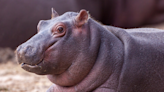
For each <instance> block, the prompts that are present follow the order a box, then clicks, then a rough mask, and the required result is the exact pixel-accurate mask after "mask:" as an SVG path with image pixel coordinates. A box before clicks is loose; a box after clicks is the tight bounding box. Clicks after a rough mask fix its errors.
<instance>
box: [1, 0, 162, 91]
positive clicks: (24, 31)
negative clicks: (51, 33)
mask: <svg viewBox="0 0 164 92" xmlns="http://www.w3.org/2000/svg"><path fill="white" fill-rule="evenodd" d="M52 7H53V8H54V9H55V10H56V11H57V12H58V13H59V14H63V13H64V12H67V11H75V12H79V11H80V10H81V9H86V10H87V11H89V13H90V14H91V16H92V17H93V18H94V19H96V20H98V21H99V22H102V23H103V24H106V25H112V26H116V27H122V28H137V27H154V28H160V29H164V0H0V92H45V91H46V90H47V89H48V88H49V86H50V85H51V84H52V83H51V82H49V80H48V79H47V78H46V76H39V75H35V74H32V73H28V72H26V71H24V70H22V69H21V68H20V65H18V64H17V63H16V60H15V58H14V57H15V56H14V50H15V48H16V47H17V46H18V45H20V44H21V43H23V42H25V41H26V40H28V39H29V38H30V37H32V36H33V35H34V34H35V33H36V32H37V29H36V26H37V23H38V22H39V20H46V19H50V17H51V8H52Z"/></svg>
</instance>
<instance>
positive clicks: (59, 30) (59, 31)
mask: <svg viewBox="0 0 164 92" xmlns="http://www.w3.org/2000/svg"><path fill="white" fill-rule="evenodd" d="M65 33H66V28H65V25H64V24H63V23H59V24H57V25H55V26H54V27H53V28H52V34H53V35H54V36H55V37H62V36H64V35H65Z"/></svg>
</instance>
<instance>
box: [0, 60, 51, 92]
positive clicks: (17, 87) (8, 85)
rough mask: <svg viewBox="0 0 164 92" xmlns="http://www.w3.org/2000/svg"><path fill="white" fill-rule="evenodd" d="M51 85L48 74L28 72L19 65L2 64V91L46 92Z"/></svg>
mask: <svg viewBox="0 0 164 92" xmlns="http://www.w3.org/2000/svg"><path fill="white" fill-rule="evenodd" d="M50 85H52V83H51V82H50V81H49V80H48V79H47V78H46V76H39V75H36V74H32V73H29V72H26V71H24V70H23V69H21V68H20V66H19V65H16V64H13V63H11V62H9V63H7V64H1V65H0V92H46V90H47V89H48V88H49V87H50Z"/></svg>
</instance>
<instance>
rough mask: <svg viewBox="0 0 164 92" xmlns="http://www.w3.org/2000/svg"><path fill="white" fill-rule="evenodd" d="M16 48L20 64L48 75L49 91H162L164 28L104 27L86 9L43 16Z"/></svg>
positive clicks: (53, 12)
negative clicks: (50, 17) (31, 34)
mask: <svg viewBox="0 0 164 92" xmlns="http://www.w3.org/2000/svg"><path fill="white" fill-rule="evenodd" d="M37 28H38V33H37V34H36V35H34V36H33V37H32V38H30V39H29V40H28V41H27V42H25V43H23V44H21V45H20V46H19V47H18V48H17V49H16V58H17V60H18V62H19V63H20V64H22V65H21V67H22V68H23V69H24V70H26V71H29V72H32V73H36V74H39V75H47V76H48V79H49V80H50V81H51V82H53V83H54V84H53V85H52V86H51V87H50V88H49V89H48V91H47V92H164V30H159V29H152V28H138V29H122V28H117V27H112V26H106V25H102V24H101V23H99V22H97V21H95V20H94V19H92V18H91V17H90V15H89V14H88V12H87V11H86V10H81V11H80V12H79V13H76V12H66V13H64V14H63V15H61V16H59V15H58V13H57V12H56V11H55V10H53V9H52V19H50V20H41V21H40V22H39V24H38V26H37Z"/></svg>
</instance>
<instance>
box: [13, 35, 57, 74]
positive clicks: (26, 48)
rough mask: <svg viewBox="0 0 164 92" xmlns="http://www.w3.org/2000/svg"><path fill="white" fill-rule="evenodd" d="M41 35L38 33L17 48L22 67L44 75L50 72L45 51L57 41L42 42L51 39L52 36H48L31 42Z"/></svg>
mask: <svg viewBox="0 0 164 92" xmlns="http://www.w3.org/2000/svg"><path fill="white" fill-rule="evenodd" d="M40 36H41V37H42V35H40V34H36V35H35V36H34V37H32V38H31V39H30V40H29V41H27V42H26V43H23V44H22V45H20V46H19V47H18V48H17V49H16V58H17V61H18V63H19V64H21V67H22V68H23V69H25V70H26V71H29V72H33V73H36V74H41V75H42V74H47V73H48V72H47V71H46V70H47V67H48V66H46V63H45V60H44V57H45V52H46V51H47V50H48V49H49V48H50V47H51V46H53V45H54V44H55V43H56V42H57V41H55V40H51V41H49V43H46V44H40V43H43V42H44V43H45V40H46V39H50V37H47V38H45V39H41V40H40V41H38V42H36V43H35V42H34V43H33V44H31V42H33V41H35V40H36V39H39V38H41V37H40Z"/></svg>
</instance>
